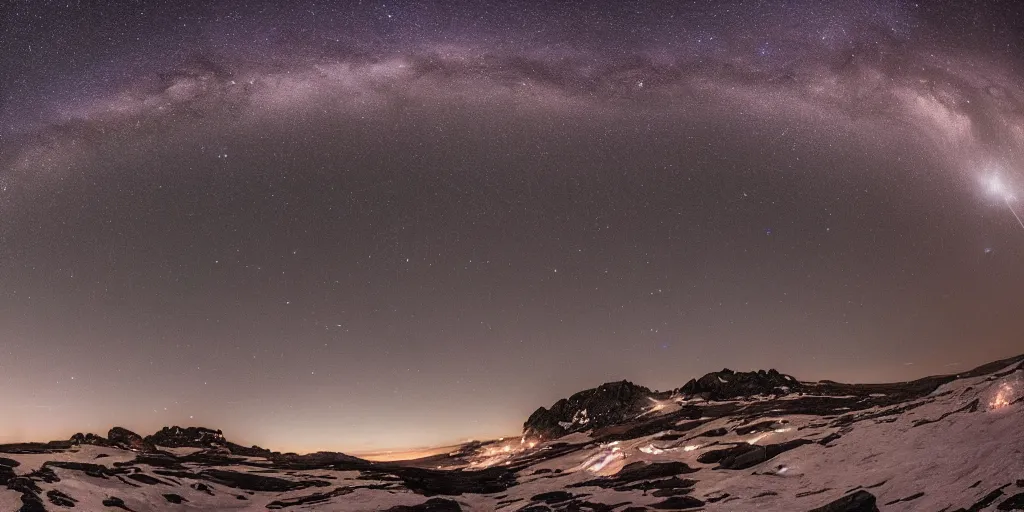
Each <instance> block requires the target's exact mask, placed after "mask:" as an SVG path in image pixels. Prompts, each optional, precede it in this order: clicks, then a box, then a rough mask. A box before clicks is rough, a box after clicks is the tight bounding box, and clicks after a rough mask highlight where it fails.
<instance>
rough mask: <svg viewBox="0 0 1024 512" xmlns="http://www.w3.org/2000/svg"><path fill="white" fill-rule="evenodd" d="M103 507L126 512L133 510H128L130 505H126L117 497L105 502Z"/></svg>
mask: <svg viewBox="0 0 1024 512" xmlns="http://www.w3.org/2000/svg"><path fill="white" fill-rule="evenodd" d="M103 506H104V507H116V508H122V509H124V510H131V509H130V508H128V505H125V504H124V500H122V499H121V498H118V497H116V496H111V497H109V498H107V499H105V500H103Z"/></svg>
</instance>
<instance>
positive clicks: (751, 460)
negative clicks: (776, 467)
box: [697, 439, 813, 469]
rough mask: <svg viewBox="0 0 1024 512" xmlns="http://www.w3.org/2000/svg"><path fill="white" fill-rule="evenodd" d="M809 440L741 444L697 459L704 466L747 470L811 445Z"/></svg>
mask: <svg viewBox="0 0 1024 512" xmlns="http://www.w3.org/2000/svg"><path fill="white" fill-rule="evenodd" d="M811 443H813V441H810V440H807V439H794V440H792V441H787V442H785V443H778V444H768V445H757V444H740V445H737V446H733V447H732V448H725V449H722V450H711V451H708V452H705V453H702V454H701V455H700V457H697V462H701V463H704V464H714V463H716V462H717V463H718V468H719V469H747V468H751V467H754V466H756V465H758V464H760V463H762V462H764V461H767V460H769V459H771V458H773V457H775V456H777V455H779V454H780V453H782V452H785V451H789V450H792V449H793V448H796V447H798V446H803V445H805V444H811Z"/></svg>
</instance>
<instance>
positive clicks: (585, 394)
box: [523, 381, 655, 439]
mask: <svg viewBox="0 0 1024 512" xmlns="http://www.w3.org/2000/svg"><path fill="white" fill-rule="evenodd" d="M654 394H655V393H654V392H652V391H651V390H650V389H648V388H645V387H643V386H638V385H636V384H633V383H632V382H629V381H620V382H609V383H607V384H602V385H600V386H598V387H596V388H592V389H587V390H584V391H580V392H579V393H576V394H574V395H572V396H570V397H569V398H563V399H561V400H559V401H557V402H555V404H554V405H552V406H551V408H550V409H545V408H544V407H541V408H539V409H537V410H536V411H534V413H533V414H531V415H530V417H529V419H527V420H526V423H524V424H523V431H524V432H526V433H527V434H530V435H538V436H541V437H543V438H545V439H553V438H557V437H561V436H564V435H566V434H568V433H571V432H579V431H584V430H589V429H592V428H602V427H606V426H610V425H616V424H619V423H623V422H625V421H627V420H629V419H633V418H635V417H636V416H638V415H640V414H641V413H643V412H644V411H645V410H646V409H649V408H650V407H651V406H652V405H653V404H652V402H651V400H650V399H651V397H652V396H653V395H654Z"/></svg>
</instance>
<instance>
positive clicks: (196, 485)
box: [191, 475, 213, 496]
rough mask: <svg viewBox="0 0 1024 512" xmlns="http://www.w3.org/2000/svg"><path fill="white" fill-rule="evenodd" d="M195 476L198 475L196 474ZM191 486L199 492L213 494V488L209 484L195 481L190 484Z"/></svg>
mask: <svg viewBox="0 0 1024 512" xmlns="http://www.w3.org/2000/svg"><path fill="white" fill-rule="evenodd" d="M196 476H197V477H198V475H196ZM191 487H192V488H193V489H195V490H197V491H199V492H205V493H206V494H209V495H210V496H213V489H211V488H210V486H209V485H206V484H204V483H202V482H196V483H194V484H192V485H191Z"/></svg>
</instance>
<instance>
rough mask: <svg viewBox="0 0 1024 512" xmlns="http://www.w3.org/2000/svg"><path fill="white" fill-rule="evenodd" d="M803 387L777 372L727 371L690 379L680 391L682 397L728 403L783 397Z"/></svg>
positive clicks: (791, 378)
mask: <svg viewBox="0 0 1024 512" xmlns="http://www.w3.org/2000/svg"><path fill="white" fill-rule="evenodd" d="M802 387H803V386H802V385H801V384H800V383H799V382H797V380H796V379H794V378H793V377H790V376H789V375H783V374H781V373H779V372H777V371H775V370H768V371H764V370H758V371H756V372H734V371H732V370H730V369H728V368H725V369H723V370H722V371H720V372H712V373H709V374H707V375H704V376H703V377H701V378H699V379H691V380H690V381H689V382H687V383H686V384H685V385H684V386H683V387H682V388H680V389H679V393H681V394H684V395H688V396H700V397H702V398H706V399H709V400H729V399H733V398H744V397H750V396H758V395H784V394H787V393H790V392H795V391H798V390H800V389H802Z"/></svg>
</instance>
